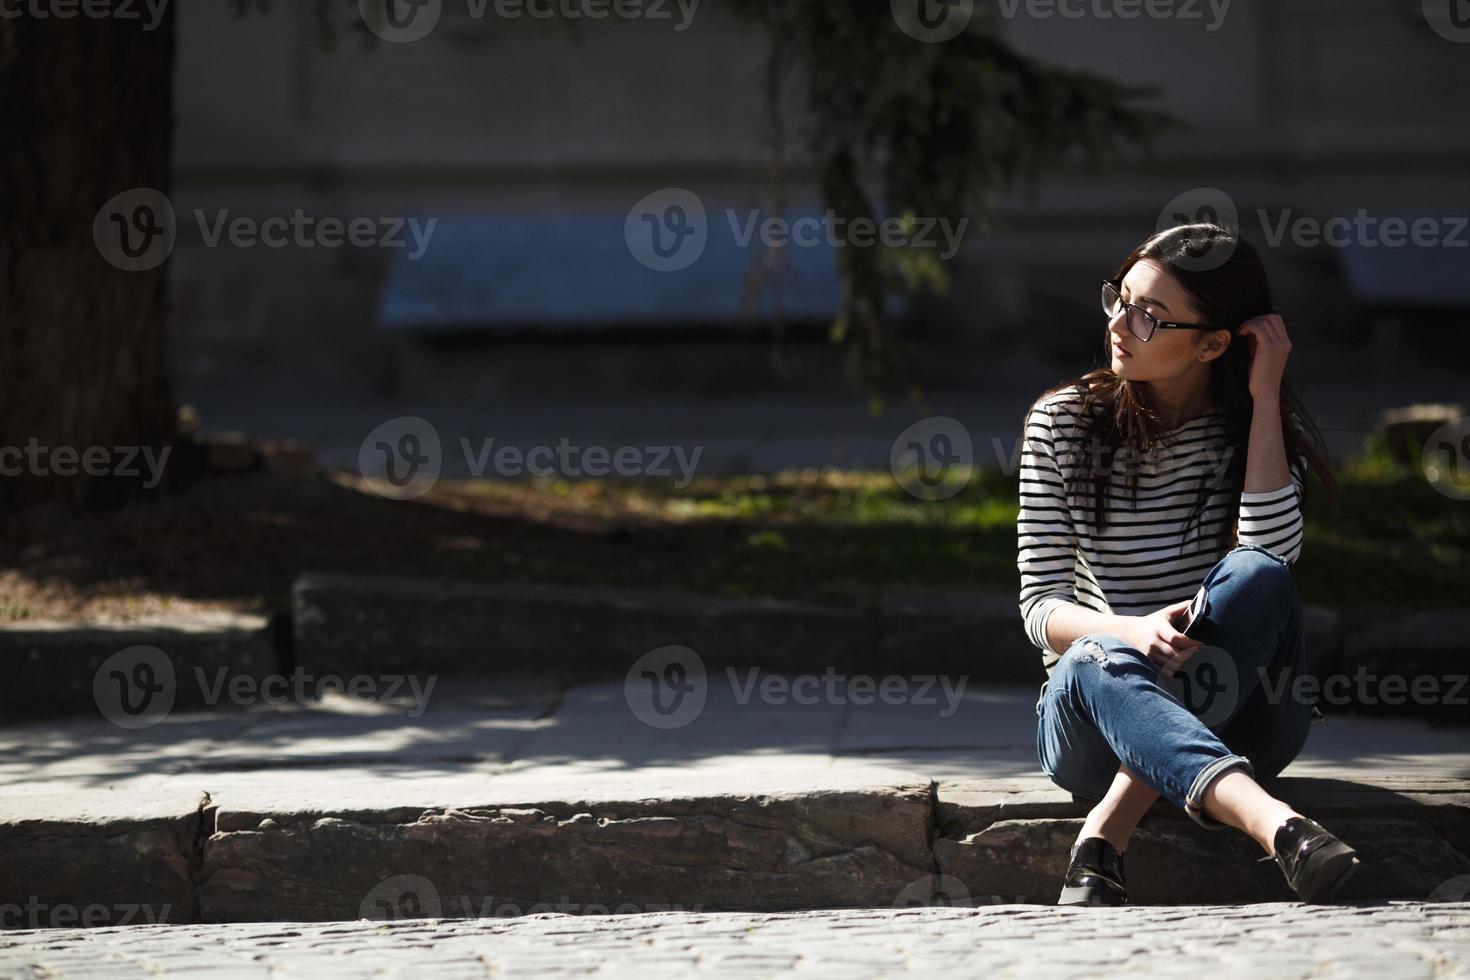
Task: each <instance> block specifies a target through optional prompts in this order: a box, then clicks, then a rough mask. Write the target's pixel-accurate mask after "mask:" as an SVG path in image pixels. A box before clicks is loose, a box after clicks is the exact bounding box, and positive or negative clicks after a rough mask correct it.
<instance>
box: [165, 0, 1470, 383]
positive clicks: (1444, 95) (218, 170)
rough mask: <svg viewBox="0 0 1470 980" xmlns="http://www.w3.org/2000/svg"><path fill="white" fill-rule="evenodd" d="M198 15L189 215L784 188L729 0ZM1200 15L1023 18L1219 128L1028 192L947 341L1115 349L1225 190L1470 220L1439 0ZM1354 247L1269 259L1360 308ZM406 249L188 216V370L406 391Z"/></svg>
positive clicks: (1346, 209)
mask: <svg viewBox="0 0 1470 980" xmlns="http://www.w3.org/2000/svg"><path fill="white" fill-rule="evenodd" d="M1090 2H1091V0H1089V3H1090ZM180 6H181V9H180V10H179V16H180V31H181V37H180V55H179V64H178V78H177V96H176V104H177V123H178V125H177V137H176V175H175V188H174V195H173V196H174V199H175V205H176V208H177V209H178V210H179V212H180V213H181V215H182V214H184V213H186V212H188V211H191V210H192V209H194V208H203V209H205V210H206V211H208V212H211V213H213V212H214V211H216V210H217V209H220V208H228V209H230V211H231V213H232V214H254V215H257V216H263V215H267V214H289V213H290V212H291V211H292V210H293V209H295V208H302V209H304V210H305V211H306V212H308V213H312V214H317V215H340V216H343V217H351V216H353V215H360V214H368V215H397V214H408V213H420V212H432V211H434V210H435V209H444V210H468V209H520V208H526V209H553V210H554V209H566V208H609V209H613V210H626V209H627V208H628V207H629V206H630V205H631V204H632V203H633V202H634V201H636V200H638V199H639V198H640V197H642V196H643V195H645V194H647V193H649V192H651V191H653V190H656V189H658V188H661V187H665V186H671V185H680V186H687V187H690V188H692V189H694V190H696V191H697V192H698V193H699V194H700V195H701V196H702V197H703V198H704V199H705V200H706V202H707V203H708V204H709V205H710V206H712V207H724V206H731V207H751V206H755V205H757V204H758V203H759V202H760V201H761V199H762V189H763V186H764V180H765V169H764V167H765V164H764V150H763V121H762V113H761V107H760V99H759V93H760V84H761V72H762V67H763V58H764V49H765V45H764V41H763V39H762V38H761V37H759V36H758V35H755V34H753V33H751V32H750V31H748V30H747V29H745V28H744V27H743V26H742V25H740V24H737V23H735V22H733V21H732V20H731V19H730V17H729V16H728V15H726V14H724V13H723V12H722V11H721V10H720V9H719V8H718V7H717V6H716V5H715V2H714V0H706V2H705V3H703V4H701V5H700V6H699V7H698V9H697V12H696V14H695V16H694V18H693V20H692V22H691V23H690V25H689V26H688V27H687V29H685V30H683V31H678V30H676V29H675V24H674V22H673V21H650V20H621V21H620V20H608V21H604V22H590V21H584V22H582V23H581V25H580V27H579V30H578V32H577V35H578V36H576V37H573V36H570V35H569V34H568V32H567V31H565V30H564V29H562V28H561V27H560V26H557V25H548V24H545V23H541V22H533V21H529V20H525V19H523V20H520V21H515V22H512V21H507V20H504V19H499V18H495V17H493V16H492V17H487V18H484V19H480V20H475V19H473V18H471V17H469V16H467V15H466V13H465V11H466V7H465V4H464V0H446V4H445V13H444V17H443V19H442V20H441V22H440V24H439V26H438V27H437V28H436V30H435V31H434V33H433V34H431V35H430V36H429V37H428V38H425V39H424V40H421V41H417V42H414V43H410V44H390V43H383V42H378V43H376V44H374V45H368V44H365V43H364V42H363V38H364V36H365V34H364V32H363V31H361V30H353V28H354V27H360V26H361V25H360V24H354V23H353V21H351V20H349V19H348V18H349V16H350V14H351V13H352V10H351V7H352V6H353V5H347V4H337V5H334V6H335V7H341V8H342V10H341V11H339V12H338V14H339V16H338V17H337V25H338V27H339V29H341V30H342V31H344V32H345V35H344V36H343V37H341V38H340V39H339V40H338V43H337V44H336V45H335V46H333V47H331V48H329V49H328V48H324V47H323V45H322V44H321V42H320V40H319V36H318V30H317V27H316V23H315V20H314V17H313V14H312V9H313V8H314V4H300V5H296V4H277V5H274V9H273V11H272V12H271V13H269V14H267V15H252V16H248V17H236V16H234V15H233V14H231V13H230V12H229V11H228V9H226V5H214V4H194V5H190V6H189V7H187V8H185V7H183V5H180ZM980 6H981V7H983V8H985V9H988V10H991V11H999V10H1001V9H1003V8H1002V7H1001V5H1000V4H999V3H998V0H991V2H989V3H981V4H980ZM1008 6H1009V5H1008ZM1076 6H1080V4H1076ZM1193 6H1194V9H1196V10H1198V11H1199V12H1200V13H1201V14H1202V15H1203V19H1202V20H1185V19H1177V18H1174V19H1148V18H1141V19H1138V20H1122V19H1119V18H1116V17H1115V18H1100V17H1098V16H1096V15H1095V14H1090V15H1088V16H1085V17H1082V18H1079V19H1069V18H1066V17H1062V16H1052V17H1050V18H1042V17H1036V16H1031V15H1029V14H1028V13H1027V12H1026V11H1027V6H1026V4H1025V3H1024V2H1022V3H1021V5H1020V6H1019V7H1018V8H1017V13H1016V15H1015V16H1013V17H1009V18H1007V17H1005V16H1003V15H1000V18H999V19H1000V22H1001V24H1002V25H1003V29H1004V30H1005V32H1006V33H1007V34H1008V35H1009V36H1010V37H1011V38H1012V39H1013V41H1014V42H1015V43H1016V44H1017V45H1019V46H1020V47H1021V48H1022V49H1023V50H1025V51H1027V52H1030V53H1032V54H1034V55H1036V56H1037V57H1039V58H1042V59H1045V60H1047V61H1050V62H1054V63H1060V64H1066V65H1069V66H1072V67H1077V68H1086V69H1091V70H1095V71H1097V72H1100V73H1104V74H1107V75H1110V76H1112V77H1115V78H1119V79H1121V80H1124V81H1129V82H1137V83H1139V84H1154V85H1158V86H1161V87H1162V88H1163V90H1164V93H1165V96H1164V98H1163V100H1162V104H1163V106H1164V107H1165V108H1167V109H1169V110H1170V111H1172V112H1174V113H1176V114H1177V115H1179V116H1181V117H1184V118H1185V119H1187V120H1188V122H1189V123H1190V124H1191V125H1192V126H1193V127H1194V131H1193V133H1191V134H1189V135H1187V136H1182V137H1172V138H1170V139H1168V140H1166V141H1164V142H1162V143H1161V145H1160V148H1159V154H1158V156H1157V157H1156V158H1154V159H1152V160H1148V161H1132V162H1128V163H1125V164H1122V165H1120V166H1118V167H1116V168H1114V169H1111V170H1109V171H1107V172H1106V173H1104V174H1101V175H1098V174H1090V173H1087V172H1085V171H1083V170H1081V169H1080V168H1073V169H1067V170H1063V171H1061V172H1058V173H1056V174H1053V175H1051V176H1050V177H1048V178H1046V179H1045V180H1044V181H1043V182H1042V184H1041V186H1040V190H1039V193H1038V194H1037V195H1036V196H1035V197H1034V198H1030V197H1027V196H1025V195H1022V194H1017V195H1014V196H1011V197H1008V198H1007V199H1006V200H1005V201H1004V202H1003V204H1002V207H1001V210H1000V220H999V222H998V226H997V229H996V230H995V232H994V233H993V234H991V235H989V236H986V237H979V236H975V237H973V238H972V240H971V241H970V244H969V247H968V248H967V250H966V251H965V252H964V253H963V255H962V257H961V259H960V260H959V261H958V262H957V263H956V265H955V269H954V272H955V275H954V280H955V281H954V289H953V291H952V293H951V294H950V295H949V296H948V297H946V298H944V299H942V300H939V301H936V302H934V303H931V304H927V305H926V306H924V307H922V310H923V312H924V314H925V318H924V322H925V325H926V327H927V328H928V332H930V333H932V334H935V335H938V336H940V337H949V338H950V339H951V341H952V342H955V343H960V344H965V343H973V342H975V341H976V340H977V339H979V340H986V342H987V343H992V344H994V343H996V342H999V343H1002V344H1006V343H1012V342H1021V343H1024V344H1025V345H1027V347H1028V349H1032V350H1035V351H1038V352H1042V353H1053V354H1064V355H1067V356H1069V357H1072V356H1076V355H1077V353H1078V351H1081V352H1083V353H1084V354H1085V353H1086V352H1090V351H1091V350H1092V348H1093V347H1094V346H1097V345H1096V344H1095V343H1094V342H1093V341H1094V339H1095V334H1096V330H1095V328H1096V327H1097V326H1098V325H1097V323H1095V322H1094V321H1093V319H1091V317H1092V306H1093V296H1094V283H1095V280H1096V279H1097V278H1099V276H1100V275H1101V274H1105V273H1107V272H1110V271H1111V269H1112V267H1113V266H1115V265H1116V263H1117V261H1118V260H1119V259H1120V258H1121V257H1122V256H1123V255H1124V254H1125V253H1126V252H1127V251H1128V249H1130V248H1131V247H1132V246H1133V245H1134V244H1136V243H1137V241H1138V240H1139V239H1140V238H1142V237H1143V236H1144V235H1146V234H1147V233H1149V232H1150V231H1152V229H1153V227H1154V223H1155V221H1156V219H1157V217H1158V215H1159V213H1160V210H1161V208H1162V207H1163V206H1164V204H1165V203H1166V202H1167V201H1169V200H1170V199H1171V198H1173V197H1174V196H1175V195H1177V194H1179V193H1181V192H1184V191H1187V190H1189V189H1191V188H1197V187H1201V186H1214V187H1219V188H1222V189H1224V190H1225V191H1227V192H1228V193H1229V195H1230V196H1231V197H1232V198H1233V199H1234V201H1235V203H1236V204H1237V205H1238V206H1239V208H1240V210H1241V213H1242V216H1243V224H1244V227H1245V228H1246V231H1247V234H1249V235H1251V237H1252V238H1253V240H1255V241H1256V243H1257V244H1258V245H1261V246H1264V245H1265V242H1264V240H1263V237H1264V236H1263V235H1262V233H1261V229H1260V226H1259V222H1258V221H1257V220H1256V219H1255V217H1254V212H1255V211H1256V209H1258V208H1264V209H1267V211H1268V212H1269V213H1270V215H1271V216H1273V217H1275V216H1278V215H1279V214H1280V213H1281V211H1282V210H1283V209H1287V208H1290V209H1292V211H1293V213H1294V214H1299V215H1312V216H1316V217H1319V218H1325V217H1329V216H1332V215H1352V214H1354V213H1356V211H1357V210H1358V209H1360V208H1363V209H1367V210H1368V211H1369V212H1370V213H1376V214H1385V215H1386V214H1396V213H1408V214H1465V213H1467V211H1470V188H1467V181H1466V174H1467V168H1470V125H1467V123H1470V108H1467V102H1466V100H1465V99H1464V92H1465V91H1466V88H1467V86H1466V82H1467V81H1470V45H1467V44H1461V43H1453V42H1451V41H1449V40H1447V39H1446V38H1444V37H1441V36H1439V35H1438V34H1436V33H1435V32H1434V31H1433V30H1431V29H1430V28H1429V25H1428V23H1427V22H1426V20H1425V15H1424V14H1423V12H1422V11H1421V10H1420V5H1419V4H1417V3H1389V2H1378V3H1374V2H1368V0H1336V2H1327V0H1274V2H1271V3H1266V2H1256V3H1250V4H1247V3H1245V2H1243V0H1236V2H1235V3H1233V4H1231V5H1229V7H1228V9H1227V11H1226V13H1225V16H1224V18H1223V21H1221V22H1220V23H1219V24H1218V25H1216V26H1215V28H1214V29H1211V24H1210V21H1211V20H1212V19H1213V18H1214V14H1212V13H1211V11H1210V8H1209V6H1208V4H1206V3H1204V2H1201V3H1199V4H1196V5H1193ZM298 7H299V8H306V9H298ZM677 16H678V15H677V12H675V18H676V19H677ZM793 128H795V127H793ZM809 177H810V174H809V172H808V171H806V170H805V169H804V168H803V167H802V165H801V164H800V161H798V162H797V163H796V164H795V166H794V168H793V178H792V180H793V194H792V196H793V198H794V199H795V200H797V201H801V200H804V199H805V200H815V197H814V194H813V193H812V188H811V185H810V181H809V179H808V178H809ZM1337 258H1338V257H1337V255H1336V254H1334V251H1333V249H1331V248H1328V247H1318V248H1313V249H1295V248H1290V247H1283V248H1278V249H1270V250H1268V252H1267V262H1268V265H1269V267H1270V269H1271V271H1272V272H1273V275H1274V276H1275V277H1276V280H1277V286H1278V294H1279V295H1278V303H1280V304H1282V305H1284V306H1287V307H1288V308H1289V309H1293V310H1296V311H1298V312H1301V313H1311V314H1314V315H1315V316H1316V317H1317V322H1318V324H1319V325H1322V324H1327V323H1331V324H1337V325H1339V327H1340V326H1341V325H1343V324H1346V323H1347V322H1348V318H1349V317H1350V315H1351V312H1352V306H1351V304H1350V303H1348V302H1346V301H1345V298H1344V296H1343V294H1342V291H1341V287H1340V285H1339V284H1338V283H1337V282H1336V280H1335V278H1334V276H1335V269H1336V266H1337ZM385 261H386V256H385V254H384V253H383V252H382V251H381V250H371V249H367V250H355V249H336V250H324V249H295V248H286V249H280V250H270V249H264V248H255V249H249V250H240V249H230V248H206V247H204V246H203V244H202V242H201V241H200V240H199V236H198V235H197V234H194V233H193V229H192V228H191V227H190V225H189V222H187V221H183V222H181V231H180V245H179V248H178V250H177V252H176V253H175V256H174V259H173V265H172V275H173V285H174V290H175V299H176V309H177V321H178V331H179V344H178V353H179V358H180V369H181V372H182V375H183V377H184V378H185V379H191V380H193V381H204V380H207V379H210V378H214V377H222V376H229V375H231V374H233V373H238V372H240V371H242V370H252V369H253V370H259V371H263V372H280V371H287V370H289V371H293V372H297V373H301V372H305V373H307V374H310V375H320V376H322V377H332V378H334V379H336V380H337V381H340V382H342V383H344V384H352V385H360V386H363V387H365V388H367V389H373V388H375V387H377V386H381V385H383V384H387V383H389V380H390V379H391V378H393V377H397V376H400V374H401V372H398V371H397V370H396V368H395V367H394V363H395V359H396V358H397V357H398V356H399V355H400V353H401V352H400V351H399V349H398V348H396V347H395V346H394V345H392V344H389V343H387V342H386V341H385V340H384V338H382V337H381V336H379V335H378V334H377V332H376V331H374V330H373V328H372V326H371V320H372V314H373V309H374V304H375V302H376V299H377V294H378V290H379V289H380V287H381V284H382V280H383V276H384V272H385ZM731 288H732V290H738V289H739V288H740V284H739V283H738V282H736V283H732V284H731ZM1079 338H1081V339H1079Z"/></svg>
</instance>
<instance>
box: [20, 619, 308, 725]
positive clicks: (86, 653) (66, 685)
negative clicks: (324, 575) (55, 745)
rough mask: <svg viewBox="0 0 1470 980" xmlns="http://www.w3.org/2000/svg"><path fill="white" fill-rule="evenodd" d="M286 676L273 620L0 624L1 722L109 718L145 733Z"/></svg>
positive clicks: (41, 621)
mask: <svg viewBox="0 0 1470 980" xmlns="http://www.w3.org/2000/svg"><path fill="white" fill-rule="evenodd" d="M281 670H282V661H281V655H280V652H279V644H278V643H277V637H276V629H275V626H274V624H273V621H272V617H269V616H264V615H257V614H250V613H234V612H218V611H192V612H187V613H176V614H171V615H151V616H148V617H143V618H139V619H130V620H112V621H102V620H96V621H51V620H19V621H16V622H10V623H3V624H0V676H3V677H4V678H5V682H4V683H3V684H0V720H5V719H10V718H17V717H36V716H49V715H58V714H74V713H83V714H92V715H98V714H100V715H102V716H103V717H105V718H108V719H111V720H114V721H115V722H116V723H117V724H119V725H124V726H127V725H133V726H136V727H146V726H148V725H150V724H154V723H156V721H157V720H159V719H161V718H162V717H164V716H166V715H167V714H168V713H169V712H171V711H174V710H178V711H194V710H199V709H203V708H212V707H216V706H219V705H220V704H221V702H225V703H228V700H229V698H228V692H229V689H230V687H229V685H230V684H235V685H237V686H238V685H240V684H241V683H253V684H256V685H259V684H260V683H261V682H262V681H263V680H264V679H265V678H266V677H269V676H272V675H276V674H279V673H280V672H281Z"/></svg>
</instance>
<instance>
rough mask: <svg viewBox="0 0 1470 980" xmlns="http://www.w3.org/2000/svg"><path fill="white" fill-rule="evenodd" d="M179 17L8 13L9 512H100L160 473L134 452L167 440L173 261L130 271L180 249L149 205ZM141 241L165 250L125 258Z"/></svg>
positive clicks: (2, 129) (3, 365)
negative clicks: (47, 505)
mask: <svg viewBox="0 0 1470 980" xmlns="http://www.w3.org/2000/svg"><path fill="white" fill-rule="evenodd" d="M114 6H120V5H114ZM142 6H143V5H141V4H139V5H135V7H142ZM173 6H174V5H173V4H168V5H166V6H165V11H164V15H163V17H162V18H161V19H160V20H159V21H158V23H157V24H156V25H154V26H153V27H152V29H148V28H147V27H146V26H145V25H146V24H147V22H148V18H147V17H146V16H145V17H144V18H142V19H140V20H123V19H117V18H115V17H104V18H100V19H98V18H92V17H88V16H86V14H85V13H84V12H83V11H84V10H85V5H83V6H82V7H81V8H74V9H75V10H76V14H77V15H76V16H74V17H72V18H69V19H60V18H58V17H56V16H54V13H53V15H52V16H50V17H45V18H37V17H36V16H34V15H33V14H32V12H31V10H32V8H31V6H30V5H27V6H26V7H24V8H23V10H24V12H23V13H22V14H21V15H20V16H18V17H6V18H0V505H4V506H5V507H6V509H12V508H14V507H18V506H23V505H28V504H32V503H36V502H38V501H43V500H57V499H68V500H72V501H75V502H76V503H78V504H80V505H83V506H89V507H90V506H98V505H102V504H105V503H110V502H115V501H117V500H119V499H121V498H126V497H128V496H131V495H132V494H134V493H137V492H140V491H144V490H146V489H147V488H148V487H149V484H150V483H156V482H157V480H156V476H157V474H156V472H154V473H150V470H149V467H148V466H147V465H146V464H145V463H144V459H145V457H144V455H143V453H142V452H140V450H143V449H145V448H146V450H147V451H148V452H150V453H152V454H153V456H154V458H155V459H156V458H157V457H158V455H159V454H160V453H161V452H162V451H163V449H164V447H167V446H169V445H170V444H171V442H172V434H173V431H174V407H173V397H172V393H171V391H170V388H169V382H168V370H167V357H166V330H167V296H166V291H165V270H166V268H167V266H166V264H156V265H153V267H152V268H147V269H145V270H143V271H130V269H133V268H140V267H142V266H147V265H150V264H152V263H153V261H154V260H155V259H158V260H160V261H161V258H160V256H164V255H166V253H167V250H168V249H169V248H170V247H171V245H172V215H171V212H165V213H160V209H159V208H158V207H157V206H152V205H150V203H149V202H153V204H155V205H156V202H157V201H159V200H161V199H162V198H161V195H163V194H167V192H168V176H169V151H170V143H171V140H172V136H173V102H172V87H173V67H174V12H173ZM134 188H151V189H152V191H151V192H149V191H143V192H138V193H135V194H132V195H126V194H125V195H124V196H123V198H122V199H121V201H120V203H119V204H118V205H117V207H116V208H114V209H113V210H120V211H121V212H122V214H121V218H120V219H119V218H114V217H111V216H109V215H107V214H105V213H103V211H104V205H107V204H108V202H109V201H111V200H112V199H113V198H115V197H116V196H117V195H119V194H121V193H122V192H125V191H130V190H132V189H134ZM139 201H142V202H144V208H143V210H139V209H138V207H136V206H135V205H136V204H137V202H139ZM150 207H151V209H150ZM165 222H166V225H167V227H165ZM94 225H95V226H96V227H97V228H98V229H99V231H98V234H97V236H96V237H95V238H94ZM128 225H132V227H127V226H128ZM124 228H126V230H127V231H128V232H129V234H130V235H131V236H133V237H132V240H131V241H130V242H127V243H123V242H122V241H121V234H122V231H123V230H124ZM159 229H163V230H164V231H166V232H167V235H166V240H165V239H164V238H163V237H158V236H155V232H157V231H158V230H159ZM104 232H106V233H108V234H110V235H111V240H109V239H108V237H107V235H105V234H104ZM140 236H142V237H140ZM146 236H155V237H157V240H156V241H153V242H152V244H151V248H150V249H149V250H147V252H146V254H142V255H136V256H130V255H129V252H130V251H131V252H136V251H137V249H138V246H139V244H140V243H141V242H145V241H149V240H150V239H149V238H148V237H146ZM124 245H126V248H124ZM119 265H122V266H125V267H127V268H119ZM104 456H105V460H104ZM165 472H166V468H165Z"/></svg>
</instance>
